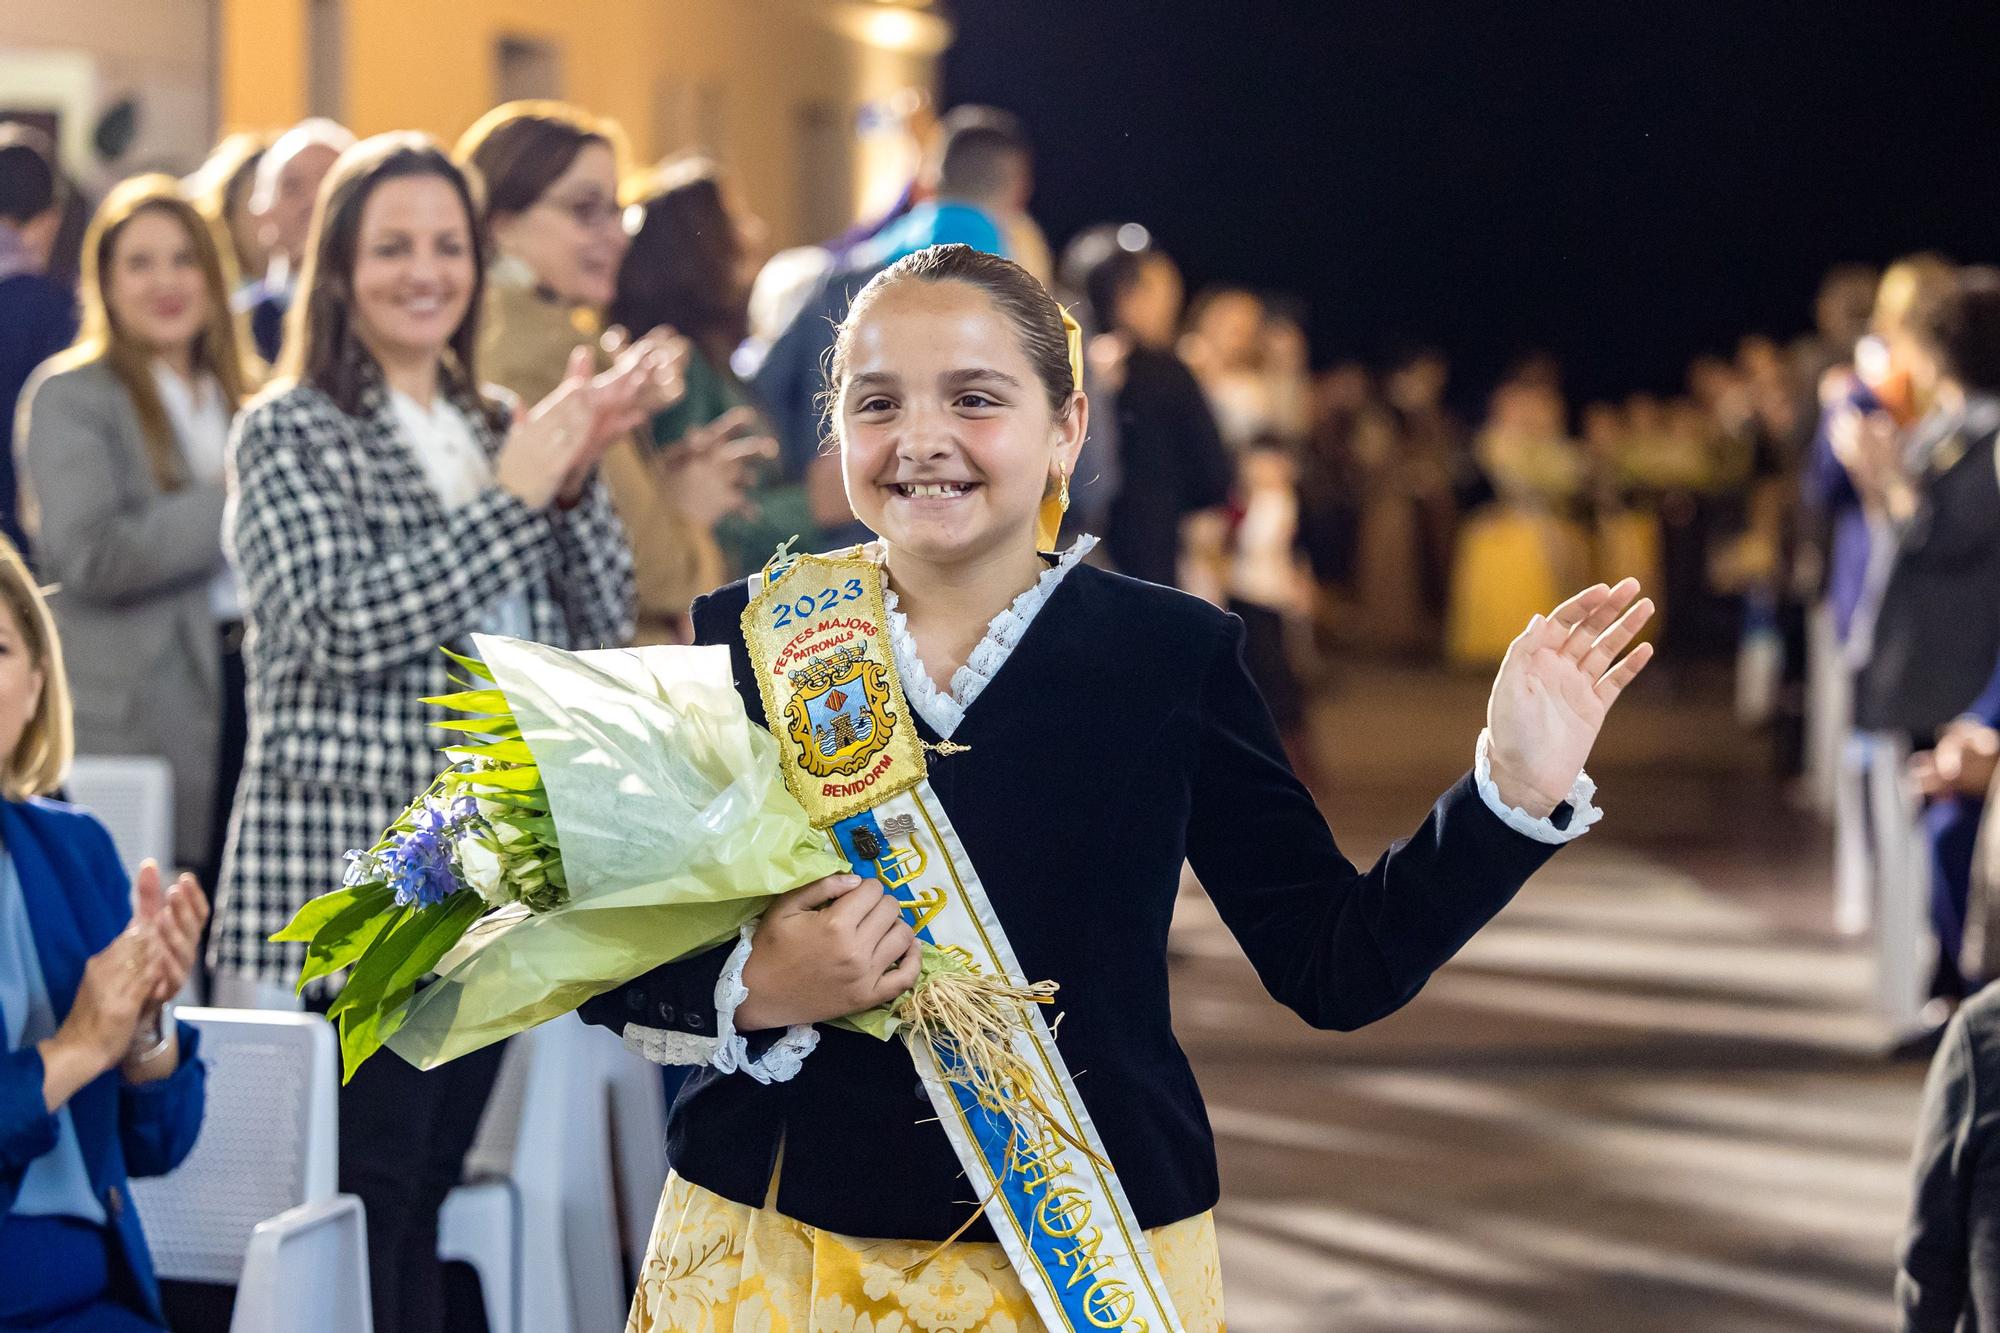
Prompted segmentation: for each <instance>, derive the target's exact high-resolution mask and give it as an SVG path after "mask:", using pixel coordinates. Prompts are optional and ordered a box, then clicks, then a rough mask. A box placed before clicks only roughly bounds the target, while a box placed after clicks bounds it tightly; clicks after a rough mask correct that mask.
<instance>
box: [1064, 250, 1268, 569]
mask: <svg viewBox="0 0 2000 1333" xmlns="http://www.w3.org/2000/svg"><path fill="white" fill-rule="evenodd" d="M1062 275H1063V285H1064V286H1066V287H1068V288H1069V289H1071V290H1072V291H1079V292H1082V293H1083V294H1084V299H1085V300H1086V302H1087V303H1088V304H1089V306H1090V320H1091V324H1092V326H1093V327H1095V328H1097V329H1100V330H1102V331H1103V334H1104V335H1106V337H1107V339H1108V341H1106V342H1104V343H1103V344H1102V346H1103V347H1104V348H1106V349H1107V352H1108V360H1109V362H1110V364H1109V365H1107V367H1106V369H1107V370H1108V371H1109V372H1110V375H1111V378H1112V379H1113V381H1114V382H1115V383H1116V385H1117V388H1116V390H1115V392H1114V393H1113V395H1112V399H1111V402H1110V404H1109V407H1110V411H1111V413H1112V414H1113V415H1114V416H1115V417H1116V418H1117V422H1118V467H1119V486H1118V493H1117V494H1116V495H1115V496H1113V497H1112V499H1111V503H1110V508H1109V511H1108V513H1107V515H1106V524H1105V532H1104V546H1105V549H1106V552H1107V553H1108V554H1109V555H1110V557H1111V560H1112V562H1113V563H1114V564H1115V565H1116V566H1117V567H1118V569H1119V570H1120V571H1122V572H1123V573H1126V574H1129V575H1131V576H1132V577H1133V578H1137V579H1144V580H1146V581H1147V582H1149V583H1159V584H1164V585H1166V586H1168V587H1176V586H1178V587H1181V588H1184V589H1186V590H1187V591H1190V592H1194V593H1196V594H1197V595H1199V596H1203V597H1206V598H1208V599H1209V600H1210V601H1213V602H1215V603H1217V604H1218V605H1219V604H1221V603H1222V602H1223V601H1224V600H1225V599H1226V597H1227V591H1226V587H1227V581H1228V571H1227V568H1226V541H1227V534H1228V526H1229V520H1228V515H1227V513H1226V512H1225V506H1226V505H1227V504H1228V503H1229V494H1230V487H1231V485H1232V484H1233V483H1234V480H1235V476H1234V464H1233V462H1232V460H1231V459H1230V456H1229V451H1228V449H1227V448H1226V447H1225V446H1224V445H1223V443H1222V436H1221V433H1220V432H1219V431H1218V430H1217V429H1216V425H1215V418H1214V416H1213V415H1212V414H1211V413H1210V412H1209V409H1208V400H1207V398H1206V397H1205V396H1204V395H1203V393H1202V391H1201V385H1200V384H1199V383H1197V382H1196V380H1195V377H1194V374H1193V372H1191V371H1190V370H1189V369H1188V368H1187V365H1186V364H1185V363H1184V362H1183V361H1182V360H1181V359H1180V357H1179V356H1177V355H1176V354H1175V352H1174V341H1175V338H1176V336H1177V335H1178V334H1179V332H1180V319H1181V294H1182V287H1181V276H1180V270H1179V269H1178V268H1177V267H1175V265H1174V261H1173V260H1172V259H1170V258H1169V257H1168V256H1167V254H1166V253H1165V252H1164V251H1162V250H1160V249H1159V248H1158V247H1157V246H1155V245H1154V244H1153V240H1152V237H1151V236H1150V235H1149V234H1148V233H1147V231H1146V229H1145V228H1144V227H1141V226H1138V225H1136V224H1133V223H1126V224H1124V225H1122V226H1121V225H1113V224H1108V223H1107V224H1104V225H1102V226H1097V227H1092V228H1090V229H1088V230H1086V231H1085V232H1083V233H1082V234H1081V235H1079V236H1078V237H1077V238H1076V239H1075V240H1073V241H1071V242H1070V244H1069V247H1068V248H1067V249H1066V250H1065V251H1064V252H1063V261H1062Z"/></svg>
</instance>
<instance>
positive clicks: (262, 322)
mask: <svg viewBox="0 0 2000 1333" xmlns="http://www.w3.org/2000/svg"><path fill="white" fill-rule="evenodd" d="M353 143H354V135H353V134H352V133H351V132H350V131H349V130H348V129H347V128H346V127H345V126H342V125H338V124H335V123H334V122H333V121H330V120H326V119H323V118H319V117H315V118H314V119H311V120H302V121H300V122H299V123H298V124H296V125H294V126H292V128H290V129H289V130H286V131H285V132H284V133H283V134H281V135H279V136H278V138H277V141H276V142H275V143H273V144H272V145H271V146H270V148H268V149H267V150H265V153H264V156H263V158H262V159H261V160H260V161H259V162H258V163H257V183H256V185H255V186H254V187H252V189H251V193H250V211H251V212H252V213H253V214H255V215H256V216H257V217H259V218H261V219H262V223H263V235H262V237H261V239H262V241H263V242H264V245H265V247H266V249H267V250H268V251H269V252H270V256H271V261H270V267H269V268H268V269H266V270H265V271H264V275H263V280H262V281H260V282H258V283H256V284H255V285H253V286H251V287H249V288H247V289H246V290H245V291H244V293H243V297H242V304H243V308H244V309H246V310H248V311H249V312H250V335H251V337H252V338H254V339H255V340H256V343H257V355H259V356H261V357H263V358H264V359H265V360H266V361H271V362H275V361H277V359H278V351H279V349H280V347H282V346H283V344H284V341H285V313H286V312H287V311H288V310H290V309H291V307H292V294H293V292H294V291H296V290H297V287H298V282H299V270H300V268H301V267H303V266H304V264H305V254H306V239H307V234H308V233H309V232H310V231H311V230H312V216H313V205H314V203H316V202H317V201H318V199H319V187H320V182H321V181H323V180H325V179H326V174H327V172H329V171H331V170H333V164H334V162H335V161H336V160H337V159H338V158H339V157H340V155H341V154H342V153H344V152H346V151H347V149H348V148H349V147H351V146H352V145H353Z"/></svg>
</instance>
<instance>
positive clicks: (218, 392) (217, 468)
mask: <svg viewBox="0 0 2000 1333" xmlns="http://www.w3.org/2000/svg"><path fill="white" fill-rule="evenodd" d="M153 383H154V385H155V386H156V387H157V388H158V390H159V394H160V406H161V407H162V408H164V409H165V410H166V413H167V424H168V425H169V426H171V427H172V428H173V432H174V438H175V439H176V440H178V441H179V442H180V446H181V456H182V457H183V458H185V459H186V460H187V466H188V472H189V474H190V475H191V476H192V477H193V478H194V479H195V480H196V481H199V482H202V483H203V484H205V485H209V486H219V485H221V484H222V478H223V473H224V472H225V470H226V469H227V466H228V462H227V459H228V452H229V423H230V411H229V408H228V406H227V405H226V404H225V403H224V402H223V401H222V386H221V385H220V384H218V383H216V380H215V376H213V375H210V374H206V373H204V374H203V375H202V376H201V377H200V378H199V379H196V380H193V381H189V380H185V379H182V378H181V376H180V374H179V372H177V371H175V370H173V369H171V368H170V367H168V366H167V364H166V363H165V362H163V361H155V362H153ZM221 535H222V534H221V533H220V532H218V533H217V534H216V540H217V541H218V543H219V542H220V541H221ZM215 563H216V572H215V577H214V578H212V579H210V580H209V584H208V606H209V611H210V613H211V614H213V615H214V617H215V619H216V620H217V621H218V622H220V621H229V620H241V619H242V618H243V592H242V589H241V588H240V587H239V586H238V584H237V581H236V571H235V569H233V568H231V567H230V565H229V563H228V562H227V561H226V560H224V559H223V557H222V553H221V547H220V546H219V545H218V546H217V548H216V557H215Z"/></svg>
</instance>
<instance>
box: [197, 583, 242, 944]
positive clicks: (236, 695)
mask: <svg viewBox="0 0 2000 1333" xmlns="http://www.w3.org/2000/svg"><path fill="white" fill-rule="evenodd" d="M219 629H220V633H221V635H222V655H221V666H222V726H221V728H220V732H219V734H218V736H217V738H216V746H215V797H214V804H213V807H212V809H213V814H214V818H213V819H212V820H210V822H209V826H208V848H207V850H206V851H205V852H204V853H203V857H202V864H201V865H199V866H196V867H194V871H195V874H196V875H197V876H199V877H200V879H201V886H202V888H204V889H206V890H207V891H208V892H209V893H210V894H211V895H212V894H214V892H215V885H216V880H217V879H218V878H219V877H220V876H221V873H222V847H223V844H224V843H225V842H226V841H227V840H228V838H229V816H230V812H231V811H233V810H235V808H236V783H237V780H238V779H239V778H241V777H242V776H243V747H244V745H245V744H246V743H247V742H248V740H249V736H250V724H249V718H248V716H247V713H246V710H245V707H244V681H243V622H242V621H240V620H232V621H230V622H228V623H227V624H224V625H222V626H220V627H219ZM203 953H204V955H206V953H207V950H206V949H204V950H203Z"/></svg>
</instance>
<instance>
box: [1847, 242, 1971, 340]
mask: <svg viewBox="0 0 2000 1333" xmlns="http://www.w3.org/2000/svg"><path fill="white" fill-rule="evenodd" d="M1957 274H1958V270H1957V269H1955V268H1953V267H1952V263H1951V261H1950V260H1948V259H1946V258H1945V257H1944V256H1943V255H1940V254H1936V253H1934V252H1932V251H1928V250H1926V251H1923V252H1920V253H1918V254H1914V255H1906V256H1905V257H1903V258H1902V259H1899V260H1897V261H1896V262H1895V263H1893V264H1891V265H1889V267H1888V268H1886V269H1883V270H1882V281H1881V283H1880V284H1879V285H1877V287H1876V288H1875V311H1874V314H1873V315H1872V316H1870V318H1869V321H1868V326H1869V329H1870V330H1871V331H1872V332H1874V333H1876V334H1882V335H1886V334H1891V333H1905V332H1908V331H1909V330H1910V328H1911V326H1912V325H1913V324H1914V323H1915V322H1916V321H1917V319H1918V317H1919V314H1920V312H1922V311H1924V310H1927V309H1929V308H1930V307H1932V306H1935V305H1936V304H1937V302H1938V301H1939V300H1940V299H1941V298H1942V297H1943V295H1944V293H1946V292H1948V291H1950V290H1951V289H1952V286H1953V285H1954V283H1955V282H1956V280H1957Z"/></svg>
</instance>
